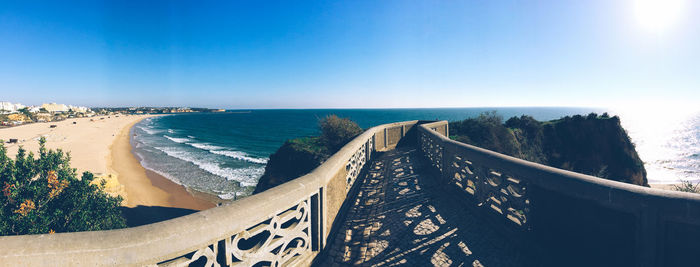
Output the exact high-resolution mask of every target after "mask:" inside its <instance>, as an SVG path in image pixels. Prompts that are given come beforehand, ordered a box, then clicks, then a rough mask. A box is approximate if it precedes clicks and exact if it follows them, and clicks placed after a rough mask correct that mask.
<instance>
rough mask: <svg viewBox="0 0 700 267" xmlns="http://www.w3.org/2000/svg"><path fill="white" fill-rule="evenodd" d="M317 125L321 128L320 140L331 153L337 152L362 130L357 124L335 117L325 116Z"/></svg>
mask: <svg viewBox="0 0 700 267" xmlns="http://www.w3.org/2000/svg"><path fill="white" fill-rule="evenodd" d="M318 125H319V128H321V140H322V141H323V142H324V143H325V144H326V147H327V148H328V149H329V150H331V151H337V150H339V149H340V148H342V147H343V146H344V145H345V144H347V143H348V142H350V140H352V139H353V138H355V136H357V135H359V134H360V133H362V128H360V126H358V125H357V123H355V122H354V121H351V120H350V119H347V118H340V117H338V116H336V115H328V116H326V117H325V118H323V119H321V121H319V123H318Z"/></svg>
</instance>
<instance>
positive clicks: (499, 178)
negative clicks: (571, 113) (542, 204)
mask: <svg viewBox="0 0 700 267" xmlns="http://www.w3.org/2000/svg"><path fill="white" fill-rule="evenodd" d="M435 129H436V128H435V127H433V128H432V129H431V131H435ZM420 137H421V149H422V151H423V153H425V155H426V157H427V158H428V160H429V161H430V162H431V163H432V165H433V166H434V167H436V168H437V169H438V170H439V171H440V172H441V173H443V176H444V177H447V179H448V180H447V181H446V182H448V183H450V184H453V185H455V186H457V187H459V188H461V189H462V190H464V191H465V192H466V193H468V194H470V195H472V196H473V197H474V199H475V200H476V203H475V204H476V205H478V206H487V207H489V208H490V209H492V210H493V211H494V212H497V213H499V214H501V215H503V216H504V217H505V218H507V219H509V220H510V221H512V222H514V223H515V224H517V225H520V226H524V225H525V224H526V222H527V213H528V211H529V210H530V207H529V203H530V201H529V200H528V199H527V196H526V187H525V183H524V182H522V181H521V180H520V179H517V178H514V176H513V175H508V174H505V173H504V171H503V170H497V168H495V167H491V166H488V165H485V164H483V163H482V164H475V163H474V162H473V159H471V160H470V159H469V158H468V157H467V156H465V155H462V154H461V153H459V152H453V153H445V152H444V151H445V146H444V145H443V144H442V142H441V141H440V140H439V139H438V138H437V136H435V135H431V134H430V133H429V132H421V133H420ZM443 161H444V163H443ZM443 164H444V165H443ZM443 166H446V167H445V168H444V169H443Z"/></svg>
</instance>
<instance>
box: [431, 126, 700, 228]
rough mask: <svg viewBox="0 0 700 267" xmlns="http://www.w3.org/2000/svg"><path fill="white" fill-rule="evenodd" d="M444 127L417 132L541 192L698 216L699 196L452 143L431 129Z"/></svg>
mask: <svg viewBox="0 0 700 267" xmlns="http://www.w3.org/2000/svg"><path fill="white" fill-rule="evenodd" d="M446 124H447V121H439V122H433V123H426V124H421V125H420V127H419V129H420V131H422V132H424V133H427V134H429V135H430V136H431V137H432V138H437V139H438V140H440V142H441V143H443V144H444V145H445V147H446V149H452V151H456V153H463V154H466V155H465V156H468V157H471V158H472V159H473V160H474V161H480V162H482V163H485V164H487V165H490V166H498V167H499V168H502V169H505V170H509V171H511V172H512V173H514V174H516V175H517V174H519V175H520V176H519V177H520V178H523V179H525V180H526V181H527V182H528V183H530V184H534V185H537V186H539V187H541V188H545V189H549V190H552V191H556V192H558V193H562V194H564V195H568V196H572V197H576V198H581V199H588V200H593V201H596V202H598V203H599V204H602V205H604V206H609V207H614V208H618V209H621V208H624V209H626V210H634V208H635V207H636V208H639V209H642V208H648V207H650V206H654V207H657V208H658V209H660V210H661V209H663V210H664V211H665V213H677V214H678V215H680V216H681V217H689V216H690V213H691V211H692V212H695V213H694V214H700V213H699V212H700V194H692V193H686V192H678V191H671V190H662V189H658V188H649V187H644V186H638V185H633V184H627V183H623V182H618V181H613V180H608V179H603V178H599V177H595V176H591V175H586V174H581V173H576V172H572V171H567V170H563V169H559V168H554V167H550V166H545V165H542V164H539V163H535V162H531V161H526V160H522V159H518V158H515V157H511V156H508V155H504V154H500V153H497V152H494V151H491V150H487V149H483V148H480V147H476V146H472V145H468V144H465V143H462V142H458V141H454V140H451V139H449V138H448V137H446V136H443V135H441V134H439V133H437V132H435V131H434V130H432V129H431V128H433V127H439V126H442V125H446ZM691 203H692V204H693V205H690V204H691ZM694 217H699V216H697V215H695V216H694ZM696 219H697V218H696Z"/></svg>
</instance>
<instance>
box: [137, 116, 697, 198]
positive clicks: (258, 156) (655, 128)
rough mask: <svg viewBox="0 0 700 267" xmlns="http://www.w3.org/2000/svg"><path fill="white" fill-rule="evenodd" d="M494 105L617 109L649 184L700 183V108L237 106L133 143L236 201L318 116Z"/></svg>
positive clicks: (145, 156) (154, 124)
mask: <svg viewBox="0 0 700 267" xmlns="http://www.w3.org/2000/svg"><path fill="white" fill-rule="evenodd" d="M487 111H496V112H497V114H499V115H501V116H503V118H504V119H507V118H510V117H512V116H520V115H530V116H533V117H534V118H535V119H537V120H541V121H542V120H552V119H558V118H561V117H564V116H570V115H576V114H588V113H590V112H596V113H598V114H602V113H603V112H610V113H611V115H619V116H620V117H621V121H622V124H623V127H625V128H626V129H627V131H628V133H629V135H630V137H631V139H632V141H633V142H634V143H635V145H636V148H637V151H638V152H639V154H640V157H641V158H642V160H643V161H644V162H645V167H646V169H647V172H648V179H649V182H650V183H675V182H678V181H679V180H680V179H684V180H691V181H696V182H700V156H699V154H700V113H694V114H690V115H684V116H660V117H659V118H656V119H657V120H658V121H649V117H648V116H642V115H639V114H637V113H630V112H628V113H624V112H614V111H612V110H606V109H600V108H566V107H547V108H542V107H538V108H435V109H309V110H299V109H288V110H230V111H227V112H221V113H186V114H176V115H166V116H160V117H153V118H148V119H145V120H143V121H141V122H139V123H137V124H136V125H135V127H133V128H132V131H133V132H132V137H131V142H132V146H133V147H134V153H135V155H136V156H137V158H138V159H139V160H140V162H141V164H142V165H143V166H144V167H145V168H147V169H150V170H152V171H154V172H156V173H159V174H161V175H163V176H164V177H166V178H168V179H170V180H172V181H173V182H175V183H178V184H180V185H183V186H185V187H187V188H188V189H189V190H194V191H196V192H201V193H206V194H211V195H215V196H218V197H219V198H221V199H222V200H230V199H236V198H240V197H244V196H247V195H250V194H251V193H252V191H253V190H254V188H255V185H256V184H257V181H258V179H259V178H260V177H261V176H262V174H263V173H264V170H265V165H266V163H267V161H268V158H269V156H270V155H271V154H272V153H274V152H275V151H276V150H277V148H279V147H280V146H281V145H282V144H283V143H284V141H285V140H287V139H292V138H298V137H305V136H315V135H318V134H319V129H318V121H319V120H320V119H321V118H323V117H325V116H327V115H330V114H335V115H338V116H340V117H344V118H350V119H352V120H353V121H355V122H357V123H358V124H359V125H360V127H362V128H369V127H372V126H376V125H380V124H384V123H390V122H398V121H407V120H448V121H456V120H464V119H466V118H470V117H475V116H478V115H479V114H481V113H483V112H487ZM669 117H672V118H674V119H673V120H669ZM659 123H661V124H659Z"/></svg>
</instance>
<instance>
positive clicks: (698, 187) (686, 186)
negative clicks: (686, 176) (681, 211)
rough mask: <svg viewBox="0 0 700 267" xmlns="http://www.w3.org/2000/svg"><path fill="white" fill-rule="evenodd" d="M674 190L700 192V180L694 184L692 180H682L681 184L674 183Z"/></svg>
mask: <svg viewBox="0 0 700 267" xmlns="http://www.w3.org/2000/svg"><path fill="white" fill-rule="evenodd" d="M672 189H673V190H676V191H681V192H689V193H696V194H697V193H700V182H698V183H697V184H693V182H691V181H687V180H681V183H680V184H674V185H673V187H672Z"/></svg>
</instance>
